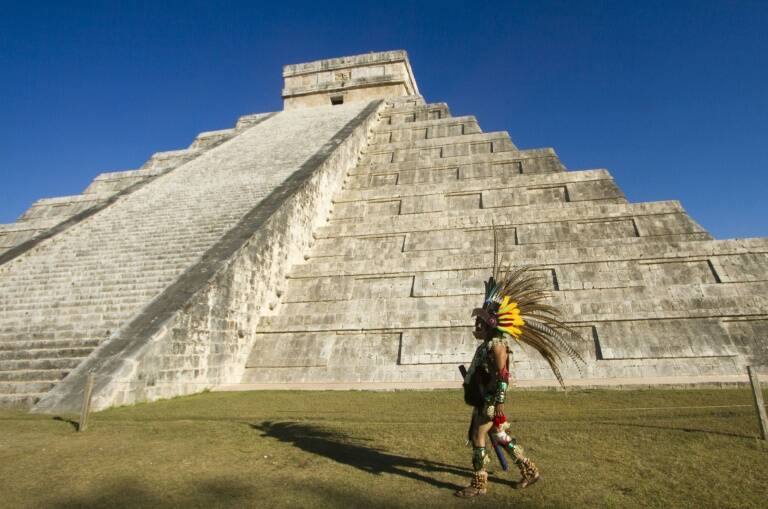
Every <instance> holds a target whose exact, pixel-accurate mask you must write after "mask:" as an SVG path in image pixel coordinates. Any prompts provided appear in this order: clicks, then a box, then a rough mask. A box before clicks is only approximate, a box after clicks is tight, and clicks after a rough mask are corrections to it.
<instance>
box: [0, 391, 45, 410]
mask: <svg viewBox="0 0 768 509" xmlns="http://www.w3.org/2000/svg"><path fill="white" fill-rule="evenodd" d="M43 396H45V393H36V394H0V408H9V409H22V408H32V407H33V406H35V404H36V403H37V402H38V401H40V398H42V397H43Z"/></svg>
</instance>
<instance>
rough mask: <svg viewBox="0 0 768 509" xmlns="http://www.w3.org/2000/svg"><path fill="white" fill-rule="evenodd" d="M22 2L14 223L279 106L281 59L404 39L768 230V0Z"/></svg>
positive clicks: (431, 82) (431, 96) (7, 205)
mask: <svg viewBox="0 0 768 509" xmlns="http://www.w3.org/2000/svg"><path fill="white" fill-rule="evenodd" d="M376 4H377V5H374V3H373V2H370V5H369V3H368V2H349V3H324V2H319V1H312V2H306V3H305V2H302V1H297V0H294V1H292V2H254V1H249V2H234V1H233V2H211V1H208V2H196V1H189V0H187V1H183V2H164V1H163V2H146V3H144V2H117V1H114V2H6V1H3V2H2V5H0V8H1V9H2V10H1V11H0V12H2V14H1V15H0V222H2V223H7V222H12V221H13V220H14V219H15V218H16V217H17V216H18V215H19V214H21V213H22V212H23V211H24V210H25V209H26V208H27V207H28V206H29V205H31V204H32V203H33V202H34V201H35V200H36V199H38V198H42V197H51V196H61V195H68V194H78V193H80V192H81V191H82V190H83V189H84V188H85V187H86V186H87V185H88V183H89V182H90V181H91V179H92V178H93V177H94V176H96V175H97V174H98V173H100V172H104V171H114V170H123V169H132V168H137V167H139V166H140V165H141V164H142V163H143V162H144V161H146V160H147V159H148V158H149V156H150V155H151V154H152V153H153V152H156V151H161V150H172V149H178V148H183V147H186V146H187V145H188V144H189V143H190V142H191V141H192V140H193V138H194V137H195V135H196V134H197V133H198V132H200V131H207V130H214V129H222V128H227V127H231V126H232V125H233V124H234V122H235V120H236V119H237V117H238V116H240V115H243V114H247V113H255V112H265V111H274V110H279V109H280V108H281V99H280V89H281V84H282V78H281V75H280V73H281V66H282V65H283V64H288V63H297V62H304V61H309V60H314V59H319V58H329V57H336V56H342V55H350V54H357V53H365V52H369V51H381V50H387V49H400V48H402V49H406V50H408V52H409V54H410V58H411V63H412V65H413V68H414V72H415V74H416V79H417V81H418V83H419V87H420V88H421V92H422V94H423V95H424V96H425V97H426V99H427V100H428V101H445V102H447V103H448V104H449V105H450V107H451V110H452V112H453V113H454V115H467V114H473V115H476V116H477V118H478V119H479V121H480V124H481V126H482V127H483V129H484V130H485V131H492V130H508V131H509V132H510V134H511V136H512V139H513V140H514V141H515V143H516V144H517V145H518V146H520V147H522V148H534V147H545V146H551V147H554V148H555V150H557V152H558V154H559V155H560V157H561V159H562V160H563V162H564V163H565V164H566V166H567V167H568V168H570V169H586V168H608V169H609V170H610V171H611V172H612V174H613V176H614V178H615V179H616V181H617V182H618V184H619V185H620V186H621V188H622V189H623V190H624V192H625V193H626V194H627V196H628V198H629V199H630V200H631V201H652V200H668V199H678V200H680V201H681V202H682V203H683V206H684V207H685V208H686V209H687V211H688V212H689V213H690V214H691V216H692V217H693V218H694V219H695V220H696V221H698V222H699V223H700V224H702V226H704V227H705V228H707V229H708V230H709V231H710V232H712V233H713V234H714V235H715V236H716V237H717V238H730V237H754V236H768V205H766V202H767V201H768V200H767V199H766V192H767V191H768V177H767V176H766V173H767V172H768V140H767V139H766V137H767V135H768V2H748V1H744V2H726V1H723V2H706V1H697V2H682V1H674V2H669V1H664V2H655V1H654V2H586V1H579V2H572V1H560V2H557V1H555V2H551V1H535V2H498V3H490V2H467V1H461V2H452V1H442V2H427V1H421V2H416V1H414V2H397V1H386V2H377V3H376Z"/></svg>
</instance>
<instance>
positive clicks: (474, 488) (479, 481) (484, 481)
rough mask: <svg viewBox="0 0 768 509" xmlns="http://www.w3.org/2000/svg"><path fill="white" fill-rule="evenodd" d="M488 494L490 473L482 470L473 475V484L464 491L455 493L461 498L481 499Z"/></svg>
mask: <svg viewBox="0 0 768 509" xmlns="http://www.w3.org/2000/svg"><path fill="white" fill-rule="evenodd" d="M486 493H488V472H486V471H485V470H480V471H477V472H475V473H474V474H472V482H470V483H469V486H467V487H466V488H464V489H461V490H459V491H457V492H456V493H454V495H456V496H457V497H459V498H472V497H479V496H481V495H485V494H486Z"/></svg>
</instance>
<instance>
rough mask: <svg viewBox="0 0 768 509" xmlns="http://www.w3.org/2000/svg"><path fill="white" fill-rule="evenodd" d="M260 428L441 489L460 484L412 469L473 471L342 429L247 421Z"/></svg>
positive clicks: (353, 463)
mask: <svg viewBox="0 0 768 509" xmlns="http://www.w3.org/2000/svg"><path fill="white" fill-rule="evenodd" d="M249 426H250V427H251V428H253V429H255V430H259V431H261V432H262V433H263V435H262V436H265V437H270V438H274V439H277V440H280V441H281V442H286V443H291V444H293V445H295V446H296V447H298V448H299V449H302V450H304V451H307V452H310V453H312V454H316V455H318V456H324V457H326V458H329V459H332V460H334V461H336V462H338V463H343V464H345V465H349V466H352V467H355V468H357V469H360V470H362V471H364V472H368V473H369V474H376V475H380V474H393V475H399V476H402V477H407V478H409V479H413V480H415V481H419V482H423V483H427V484H430V485H432V486H435V487H437V488H441V489H450V490H456V489H459V488H461V487H462V486H458V485H456V484H453V483H449V482H445V481H441V480H439V479H435V478H434V477H432V476H429V475H425V474H423V473H419V472H415V471H414V470H420V471H422V472H426V473H446V474H455V475H460V476H462V477H466V478H468V477H469V476H470V475H471V474H472V471H471V470H470V469H467V468H459V467H456V466H453V465H448V464H445V463H439V462H435V461H429V460H424V459H417V458H409V457H407V456H398V455H396V454H391V453H388V452H385V451H383V450H381V449H376V448H374V447H366V446H364V445H362V444H359V443H356V442H357V441H358V440H357V439H355V438H353V437H351V436H349V435H346V434H344V433H340V432H335V431H330V430H327V429H322V428H319V427H317V426H313V425H311V424H306V423H300V422H271V421H266V422H263V423H261V424H250V425H249ZM498 481H499V482H501V483H502V484H508V485H510V486H513V485H514V483H513V482H511V481H509V480H506V479H499V480H498Z"/></svg>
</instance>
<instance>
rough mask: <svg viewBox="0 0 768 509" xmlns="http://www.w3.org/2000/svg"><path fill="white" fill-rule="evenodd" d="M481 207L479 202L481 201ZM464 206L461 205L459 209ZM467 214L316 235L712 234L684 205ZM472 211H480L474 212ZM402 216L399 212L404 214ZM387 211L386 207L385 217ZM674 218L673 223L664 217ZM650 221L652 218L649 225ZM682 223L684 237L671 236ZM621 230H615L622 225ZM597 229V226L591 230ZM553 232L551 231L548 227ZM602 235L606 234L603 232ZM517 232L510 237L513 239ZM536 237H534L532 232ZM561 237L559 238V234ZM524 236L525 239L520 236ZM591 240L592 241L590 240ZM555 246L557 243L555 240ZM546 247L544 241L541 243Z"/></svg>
mask: <svg viewBox="0 0 768 509" xmlns="http://www.w3.org/2000/svg"><path fill="white" fill-rule="evenodd" d="M475 201H477V202H479V197H475ZM458 203H459V201H458V200H457V202H456V204H458ZM461 203H463V204H464V207H463V208H454V209H451V210H445V211H441V212H437V213H423V214H408V215H395V214H394V210H393V211H392V213H391V214H390V215H381V216H367V217H365V218H363V220H362V221H355V222H349V223H337V224H331V225H328V226H322V227H320V228H319V229H318V231H317V233H316V234H315V238H316V239H323V238H340V237H363V236H367V237H372V236H380V235H382V234H402V233H411V234H413V233H415V232H436V231H444V230H445V231H448V230H456V229H461V228H464V229H470V228H471V229H481V228H483V229H487V230H488V231H489V232H490V230H491V226H492V225H493V224H495V225H496V227H497V228H509V227H513V226H514V227H515V228H517V229H520V228H522V227H524V228H528V229H530V228H533V229H534V231H535V229H536V228H539V226H538V225H545V226H546V225H548V224H552V223H554V224H555V226H557V225H565V224H569V223H570V224H575V223H577V222H578V221H583V222H584V224H585V225H587V227H586V230H589V229H591V228H597V227H600V226H601V225H600V224H596V223H600V222H609V223H610V225H609V226H616V227H621V228H622V229H624V228H626V229H627V232H628V233H632V235H631V236H653V235H658V234H669V233H699V232H701V233H706V232H705V231H704V230H703V229H702V228H701V227H700V226H698V225H696V224H695V223H693V221H691V220H690V218H688V216H687V215H686V214H685V212H684V211H683V210H682V208H681V207H680V204H679V203H678V202H674V201H662V202H646V203H619V204H597V205H596V204H594V203H591V202H584V203H578V202H577V203H553V204H547V205H546V206H537V205H531V206H519V207H499V208H495V209H480V208H477V205H475V203H474V202H473V201H470V200H469V199H468V198H465V199H464V202H461ZM470 205H475V207H474V208H470ZM398 210H399V209H398ZM384 212H386V209H385V208H384V207H382V213H384ZM665 215H666V216H670V217H669V218H668V220H669V221H668V223H669V224H667V223H665V220H664V218H663V217H661V216H665ZM645 216H649V217H648V218H647V219H645ZM681 219H684V221H683V222H682V223H679V226H684V228H683V229H682V230H680V231H674V230H673V231H670V228H671V227H672V226H676V223H678V222H679V221H680V220H681ZM617 221H618V222H621V224H615V223H616V222H617ZM589 225H592V226H589ZM547 228H549V226H547ZM598 229H601V228H598ZM511 233H513V232H506V234H507V235H509V234H511ZM527 233H533V232H527ZM558 235H559V233H558ZM518 236H520V235H518ZM587 236H589V235H587ZM552 240H555V239H552ZM540 242H541V241H540Z"/></svg>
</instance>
